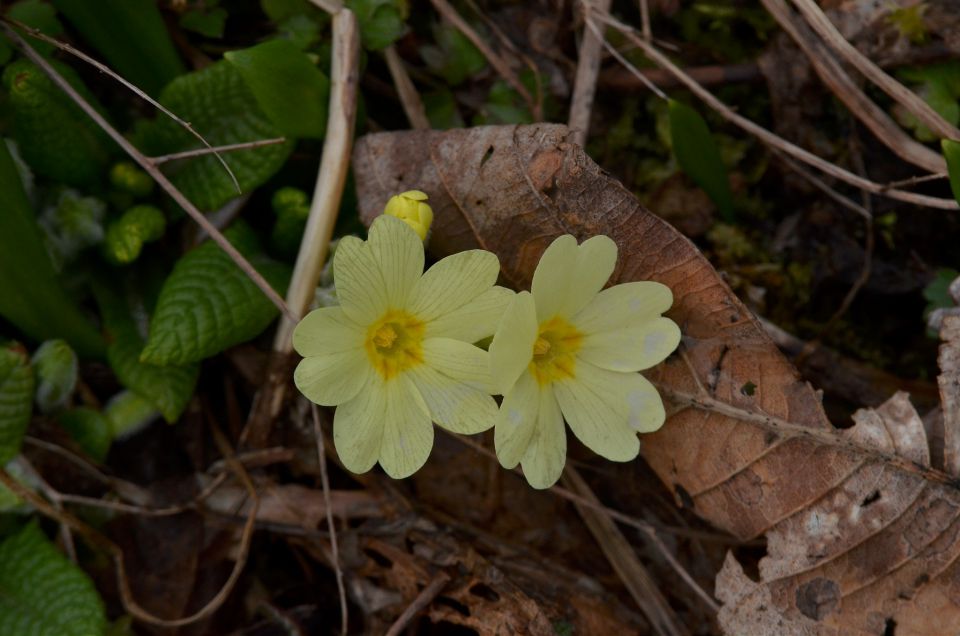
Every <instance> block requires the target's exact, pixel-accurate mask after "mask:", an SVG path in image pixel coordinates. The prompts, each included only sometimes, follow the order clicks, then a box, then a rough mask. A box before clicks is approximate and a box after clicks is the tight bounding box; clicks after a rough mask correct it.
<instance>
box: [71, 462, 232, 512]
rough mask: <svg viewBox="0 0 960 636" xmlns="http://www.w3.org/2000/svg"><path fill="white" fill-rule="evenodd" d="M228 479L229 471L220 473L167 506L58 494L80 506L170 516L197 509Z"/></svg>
mask: <svg viewBox="0 0 960 636" xmlns="http://www.w3.org/2000/svg"><path fill="white" fill-rule="evenodd" d="M226 479H227V473H220V474H219V475H217V476H216V477H214V478H213V481H211V482H210V483H209V484H207V486H206V487H205V488H204V489H203V490H201V491H200V492H199V493H197V495H196V496H195V497H194V498H193V499H191V500H190V501H188V502H186V503H182V504H178V505H175V506H168V507H165V508H149V507H147V506H139V505H134V504H128V503H122V502H119V501H109V500H107V499H97V498H95V497H84V496H83V495H72V494H69V493H58V495H59V498H60V499H61V500H62V501H64V502H65V503H72V504H76V505H78V506H86V507H89V508H102V509H105V510H113V511H116V512H123V513H127V514H133V515H140V516H142V517H169V516H172V515H178V514H180V513H182V512H186V511H187V510H196V509H197V507H198V506H199V504H200V503H202V502H203V501H204V500H205V499H207V498H208V497H210V495H212V494H213V493H214V492H216V490H217V489H218V488H219V487H220V486H221V485H222V484H223V482H224V481H226Z"/></svg>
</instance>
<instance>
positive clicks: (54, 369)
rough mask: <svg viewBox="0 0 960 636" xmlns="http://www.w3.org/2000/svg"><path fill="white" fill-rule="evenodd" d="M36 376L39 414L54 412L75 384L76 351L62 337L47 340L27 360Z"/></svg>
mask: <svg viewBox="0 0 960 636" xmlns="http://www.w3.org/2000/svg"><path fill="white" fill-rule="evenodd" d="M30 363H31V364H32V365H33V369H34V371H35V372H36V376H37V395H36V399H37V406H38V407H40V411H41V412H42V413H53V412H54V411H58V410H60V409H61V408H63V406H64V405H65V404H66V403H67V400H69V399H70V396H71V395H73V391H74V389H75V388H76V386H77V354H76V353H74V351H73V349H71V348H70V345H68V344H67V343H66V342H64V341H63V340H47V341H46V342H44V343H43V344H42V345H40V347H39V348H38V349H37V350H36V351H34V352H33V357H32V358H31V359H30Z"/></svg>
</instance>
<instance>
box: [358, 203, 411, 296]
mask: <svg viewBox="0 0 960 636" xmlns="http://www.w3.org/2000/svg"><path fill="white" fill-rule="evenodd" d="M367 244H368V245H369V247H370V255H371V256H372V257H373V260H374V262H376V263H377V264H378V265H379V268H380V272H381V275H382V276H383V284H384V293H385V295H386V297H387V303H388V305H389V306H390V307H391V308H398V307H404V306H405V305H406V302H407V297H408V296H409V295H410V292H411V291H412V290H413V286H414V285H415V284H416V282H417V279H419V278H420V276H421V275H422V274H423V243H422V241H421V240H420V237H418V236H417V233H416V232H415V231H413V229H411V228H410V226H408V225H407V224H406V223H404V222H403V221H401V220H400V219H397V218H394V217H392V216H378V217H377V218H376V219H374V221H373V224H372V225H371V226H370V237H369V239H368V240H367Z"/></svg>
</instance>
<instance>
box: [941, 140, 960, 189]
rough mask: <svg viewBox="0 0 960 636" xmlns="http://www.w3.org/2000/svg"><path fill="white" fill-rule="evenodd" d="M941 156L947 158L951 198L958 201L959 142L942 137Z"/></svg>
mask: <svg viewBox="0 0 960 636" xmlns="http://www.w3.org/2000/svg"><path fill="white" fill-rule="evenodd" d="M940 147H941V148H943V158H944V159H946V160H947V173H948V175H949V176H950V189H951V190H952V191H953V198H954V199H956V200H957V202H958V203H960V142H958V141H953V140H952V139H942V140H941V141H940Z"/></svg>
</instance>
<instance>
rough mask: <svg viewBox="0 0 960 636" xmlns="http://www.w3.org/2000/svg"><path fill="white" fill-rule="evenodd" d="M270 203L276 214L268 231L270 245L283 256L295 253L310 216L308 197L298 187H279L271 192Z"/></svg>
mask: <svg viewBox="0 0 960 636" xmlns="http://www.w3.org/2000/svg"><path fill="white" fill-rule="evenodd" d="M270 205H271V207H273V212H274V214H276V215H277V221H276V223H274V225H273V231H272V232H271V233H270V243H271V245H272V247H273V248H274V249H275V250H277V252H279V253H280V254H282V255H284V256H293V255H296V253H297V250H298V249H299V248H300V241H301V239H302V238H303V231H304V228H306V226H307V217H309V216H310V197H309V196H307V193H306V192H304V191H303V190H300V189H299V188H293V187H286V188H280V189H279V190H277V191H276V192H274V193H273V198H272V199H271V200H270Z"/></svg>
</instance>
